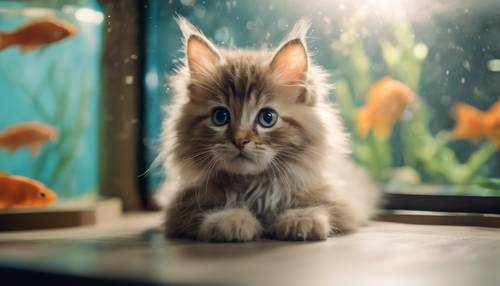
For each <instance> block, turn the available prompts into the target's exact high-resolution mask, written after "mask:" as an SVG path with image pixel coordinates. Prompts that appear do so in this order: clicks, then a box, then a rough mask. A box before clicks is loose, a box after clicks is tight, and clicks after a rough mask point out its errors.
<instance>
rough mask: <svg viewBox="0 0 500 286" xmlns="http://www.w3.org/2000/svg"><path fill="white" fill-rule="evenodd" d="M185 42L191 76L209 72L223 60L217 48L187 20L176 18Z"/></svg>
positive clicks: (180, 17)
mask: <svg viewBox="0 0 500 286" xmlns="http://www.w3.org/2000/svg"><path fill="white" fill-rule="evenodd" d="M176 21H177V24H178V25H179V28H180V29H181V32H182V35H183V37H184V41H185V44H184V45H185V53H186V62H187V65H188V68H189V71H190V72H191V74H193V73H194V74H199V73H204V72H206V71H209V70H211V69H212V68H213V66H215V64H217V63H218V62H219V61H220V60H221V56H220V54H219V52H218V51H217V49H216V48H215V46H214V45H213V44H212V43H210V41H209V40H208V39H207V38H205V36H203V34H202V33H201V32H200V31H199V30H198V29H197V28H196V27H195V26H194V25H193V24H191V23H190V22H189V21H188V20H187V19H186V18H184V17H182V16H177V17H176Z"/></svg>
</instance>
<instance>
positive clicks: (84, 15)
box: [75, 8, 104, 25]
mask: <svg viewBox="0 0 500 286" xmlns="http://www.w3.org/2000/svg"><path fill="white" fill-rule="evenodd" d="M75 18H76V19H77V20H78V21H80V22H84V23H88V24H95V25H98V24H101V23H102V21H103V20H104V15H103V14H102V13H101V12H98V11H95V10H92V9H89V8H80V9H78V10H76V12H75Z"/></svg>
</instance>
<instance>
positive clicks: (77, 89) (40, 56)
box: [0, 0, 104, 200]
mask: <svg viewBox="0 0 500 286" xmlns="http://www.w3.org/2000/svg"><path fill="white" fill-rule="evenodd" d="M103 18H104V17H103V14H102V13H101V10H100V6H99V5H98V3H97V1H93V0H81V1H0V93H1V97H0V172H2V175H5V174H7V175H11V176H13V175H15V176H23V177H27V178H32V179H35V180H37V181H40V182H41V183H43V184H45V185H46V186H47V187H49V188H50V189H53V190H54V191H55V192H56V193H57V194H58V195H59V197H60V198H61V199H62V200H77V199H84V198H87V199H91V198H93V197H94V196H95V195H96V194H97V184H98V174H97V172H98V169H99V168H98V103H99V90H100V88H99V86H100V82H99V75H100V72H99V70H100V57H101V34H102V31H101V30H102V21H103ZM2 175H0V176H2Z"/></svg>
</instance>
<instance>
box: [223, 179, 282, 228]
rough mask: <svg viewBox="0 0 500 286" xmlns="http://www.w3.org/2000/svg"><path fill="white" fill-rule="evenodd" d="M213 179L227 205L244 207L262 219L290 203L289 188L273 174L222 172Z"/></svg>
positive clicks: (271, 215) (274, 213)
mask: <svg viewBox="0 0 500 286" xmlns="http://www.w3.org/2000/svg"><path fill="white" fill-rule="evenodd" d="M215 181H216V186H217V188H218V189H219V190H222V191H223V192H224V194H225V205H226V206H227V207H233V206H234V207H246V208H248V209H250V210H251V211H252V213H254V214H255V215H256V216H257V217H260V218H262V219H264V220H266V219H271V218H272V217H273V216H275V215H276V214H278V213H279V212H280V211H281V210H283V209H284V208H286V207H287V206H288V205H289V204H290V200H291V193H290V189H289V188H286V187H285V186H284V182H283V181H282V180H281V179H280V178H277V177H274V176H269V175H266V174H264V175H258V176H238V175H229V174H222V175H220V176H218V177H217V178H215Z"/></svg>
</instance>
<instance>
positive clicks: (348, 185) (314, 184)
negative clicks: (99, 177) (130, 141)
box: [160, 17, 377, 242]
mask: <svg viewBox="0 0 500 286" xmlns="http://www.w3.org/2000/svg"><path fill="white" fill-rule="evenodd" d="M177 21H178V24H179V26H180V28H181V30H182V33H183V36H184V47H185V61H184V65H183V67H181V68H180V69H179V70H178V71H177V72H176V74H175V75H173V76H172V77H171V86H172V88H173V91H174V96H173V100H172V102H171V104H170V105H169V107H168V110H167V112H168V118H167V119H166V120H165V123H164V130H163V135H162V150H161V153H160V158H161V159H162V160H163V162H164V167H165V170H166V173H167V181H166V194H167V196H168V201H167V221H166V233H167V236H168V237H173V238H190V239H199V240H203V241H217V242H241V241H251V240H255V239H258V238H259V237H262V236H265V237H270V238H276V239H284V240H324V239H326V238H327V237H328V236H330V235H332V234H335V233H342V232H346V231H351V230H354V229H356V228H357V227H358V226H360V225H361V224H363V223H364V222H366V221H367V220H368V219H369V218H370V216H371V215H372V214H373V212H374V209H375V202H376V197H377V196H376V191H375V190H374V189H373V188H372V187H370V184H369V182H368V179H367V178H366V175H365V174H364V173H363V172H361V171H360V170H358V168H357V167H355V166H354V165H353V163H351V162H350V161H349V159H348V158H347V156H346V155H347V154H348V152H349V150H348V149H349V148H348V142H347V139H348V138H347V136H346V134H345V133H344V130H343V127H342V125H341V123H340V121H339V118H338V116H337V114H336V112H335V109H334V108H333V106H332V105H331V103H330V102H329V101H328V92H329V87H330V85H329V84H328V82H327V74H326V73H325V72H324V71H323V70H322V69H320V68H319V67H318V66H316V65H314V64H313V63H312V61H311V59H310V58H309V56H308V53H307V48H306V43H305V35H306V32H307V30H308V28H309V24H308V22H307V21H299V22H298V23H297V24H296V25H295V27H294V28H293V29H292V31H291V32H290V34H289V35H288V36H287V37H286V38H285V40H284V41H283V43H282V44H281V45H280V46H279V47H278V48H277V49H276V50H275V51H268V50H265V49H262V50H247V49H222V48H218V47H216V46H214V45H213V44H212V43H210V42H209V41H208V40H207V38H206V37H204V36H203V34H202V33H201V32H199V31H198V30H197V29H196V28H195V27H194V26H193V25H191V24H190V23H189V22H188V21H187V20H186V19H184V18H182V17H180V18H178V19H177Z"/></svg>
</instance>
